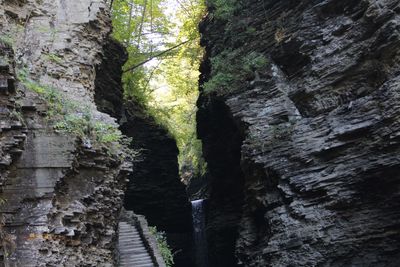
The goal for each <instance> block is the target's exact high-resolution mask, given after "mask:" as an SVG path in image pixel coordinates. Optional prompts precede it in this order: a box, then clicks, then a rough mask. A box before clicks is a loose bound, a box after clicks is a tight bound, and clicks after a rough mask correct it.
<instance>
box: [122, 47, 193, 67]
mask: <svg viewBox="0 0 400 267" xmlns="http://www.w3.org/2000/svg"><path fill="white" fill-rule="evenodd" d="M190 41H191V40H187V41H184V42H182V43H179V44H177V45H175V46H173V47H171V48H169V49H167V50H164V51H162V52H160V53H158V54H155V55H154V56H151V57H149V58H148V59H146V60H144V61H142V62H140V63H138V64H136V65H133V66H131V67H129V68H127V69H126V70H124V73H126V72H128V71H132V70H135V69H137V68H139V67H140V66H143V65H144V64H146V63H147V62H149V61H151V60H152V59H154V58H157V57H161V56H162V55H165V54H166V53H168V52H170V51H172V50H174V49H177V48H178V47H180V46H182V45H184V44H186V43H188V42H190Z"/></svg>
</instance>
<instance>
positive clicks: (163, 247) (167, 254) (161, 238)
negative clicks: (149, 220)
mask: <svg viewBox="0 0 400 267" xmlns="http://www.w3.org/2000/svg"><path fill="white" fill-rule="evenodd" d="M149 230H150V233H151V234H152V235H153V236H154V237H155V238H156V240H157V245H158V249H159V250H160V253H161V256H162V257H163V259H164V262H165V265H167V267H172V266H173V264H174V256H173V254H172V251H171V248H170V247H169V245H168V243H167V238H166V237H165V233H164V232H158V231H157V227H149Z"/></svg>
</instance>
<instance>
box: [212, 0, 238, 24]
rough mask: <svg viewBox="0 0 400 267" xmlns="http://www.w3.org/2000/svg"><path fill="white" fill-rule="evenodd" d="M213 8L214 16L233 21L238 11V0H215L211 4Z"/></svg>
mask: <svg viewBox="0 0 400 267" xmlns="http://www.w3.org/2000/svg"><path fill="white" fill-rule="evenodd" d="M210 4H211V6H212V7H213V8H214V11H213V13H212V14H213V16H214V17H216V18H218V19H222V20H230V19H232V17H233V15H234V13H235V11H236V10H237V9H238V4H239V1H238V0H214V1H211V2H210Z"/></svg>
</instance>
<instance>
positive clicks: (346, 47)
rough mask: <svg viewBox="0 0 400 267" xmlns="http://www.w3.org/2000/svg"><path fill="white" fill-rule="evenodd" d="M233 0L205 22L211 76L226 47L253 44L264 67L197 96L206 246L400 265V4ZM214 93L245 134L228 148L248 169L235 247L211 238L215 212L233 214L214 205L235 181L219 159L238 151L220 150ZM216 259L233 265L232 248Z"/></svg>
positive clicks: (279, 262)
mask: <svg viewBox="0 0 400 267" xmlns="http://www.w3.org/2000/svg"><path fill="white" fill-rule="evenodd" d="M228 2H229V3H228V4H227V5H228V6H229V5H232V6H235V7H236V11H234V12H232V14H231V15H230V17H228V18H226V17H225V18H224V17H222V16H220V15H218V13H217V12H216V11H215V8H214V7H210V14H209V15H208V16H207V17H206V19H205V20H204V21H203V23H202V25H201V31H202V34H203V37H202V43H203V44H204V45H205V47H206V50H207V55H206V61H205V62H206V63H205V65H204V67H203V77H202V79H203V81H207V80H208V79H210V78H211V74H210V69H212V67H213V66H212V65H210V64H211V63H210V61H209V60H210V59H211V58H214V57H215V56H218V55H221V53H223V52H224V51H229V50H230V51H232V50H234V49H241V53H242V54H245V55H246V54H250V53H251V52H254V51H256V52H258V53H261V54H263V55H264V56H265V58H267V61H268V64H267V66H265V67H263V68H262V69H258V70H257V71H255V73H254V75H253V77H250V79H247V80H245V79H243V80H241V81H240V82H239V84H237V83H236V84H233V81H232V84H229V83H228V88H229V87H230V88H232V90H231V91H229V90H228V91H227V90H224V91H223V92H218V93H208V94H207V93H205V92H203V93H202V94H201V97H200V101H199V109H200V110H199V119H198V127H199V133H200V136H201V138H202V140H203V144H204V152H205V153H206V157H207V160H208V163H209V167H210V173H214V175H212V176H211V182H210V187H211V192H212V193H211V195H210V199H209V202H210V203H215V204H211V205H212V206H211V207H210V211H209V215H208V232H209V242H210V247H211V249H210V250H211V251H212V248H217V247H219V246H224V247H225V248H229V246H236V250H235V253H236V257H237V259H236V262H237V263H238V264H239V265H242V266H260V267H261V266H360V267H361V266H363V267H365V266H371V267H372V266H374V267H375V266H386V267H387V266H393V267H394V266H399V265H400V207H399V205H400V204H399V203H400V174H399V170H400V160H399V155H400V139H399V136H400V124H399V119H400V105H399V103H400V102H399V100H400V76H399V75H400V65H399V62H400V61H399V60H400V53H399V52H400V46H399V45H400V34H399V29H400V14H399V13H400V4H399V1H397V0H381V1H364V0H357V1H335V0H324V1H290V0H285V1H272V0H271V1H270V0H264V1H262V0H261V1H259V0H250V1H228ZM233 3H235V4H233ZM210 4H212V2H211V1H210ZM233 9H235V8H233ZM207 62H208V63H207ZM211 62H213V61H211ZM216 102H218V103H221V104H219V105H221V106H225V108H224V109H225V110H226V113H228V114H229V115H227V116H226V118H227V119H226V120H227V121H226V123H232V122H228V118H230V119H229V121H233V122H234V124H235V125H237V128H238V129H240V131H239V132H240V133H241V135H242V140H243V143H242V144H241V143H240V142H235V143H234V144H235V147H234V148H231V150H240V157H241V171H242V173H243V177H242V178H243V185H242V182H241V180H240V179H239V180H237V182H236V183H235V186H236V188H240V187H242V186H243V189H242V192H241V194H243V205H239V203H237V205H236V206H235V207H234V209H235V212H236V213H240V215H237V216H240V217H241V219H240V222H238V220H236V222H237V224H236V229H238V231H237V233H238V235H239V236H238V238H236V240H234V241H232V243H231V244H224V243H223V241H220V240H217V239H215V238H213V237H212V236H213V235H215V231H216V229H217V228H216V226H215V225H216V224H218V225H220V224H222V222H218V220H219V219H218V218H216V217H215V216H214V215H215V214H219V215H220V216H221V217H223V216H228V215H231V214H233V212H232V211H231V210H230V209H228V210H227V209H226V206H225V205H223V204H221V205H219V206H218V205H216V204H217V203H219V201H218V199H220V198H223V197H226V194H229V192H230V191H229V190H230V188H232V182H233V178H232V179H227V178H226V175H225V174H224V173H229V172H230V171H232V166H231V165H228V164H224V162H223V160H224V158H225V159H226V160H227V161H229V159H230V158H231V157H232V153H228V151H229V150H225V152H224V153H222V154H220V155H219V157H218V159H217V158H215V157H213V156H211V155H213V154H214V155H215V153H217V152H218V151H224V150H221V149H218V147H219V146H221V143H224V142H227V141H226V140H227V139H230V137H229V136H230V135H228V134H227V132H226V131H225V130H223V128H226V127H224V125H225V124H222V123H220V126H219V127H218V125H217V124H215V123H214V121H215V120H216V118H220V117H221V116H222V115H221V114H222V111H221V109H216V108H215V103H216ZM210 129H214V131H210ZM232 145H233V144H232ZM207 155H208V156H207ZM213 161H215V162H213ZM224 187H225V188H226V191H223V190H221V188H224ZM239 195H240V194H237V196H239ZM221 217H220V218H221ZM220 228H223V226H220ZM227 228H230V227H228V226H227V227H226V229H227ZM223 231H224V229H220V230H218V231H217V233H220V234H222V233H223ZM231 257H234V255H233V254H231ZM211 259H213V260H212V266H215V267H217V266H218V267H221V266H229V267H231V266H232V265H230V263H229V262H226V259H227V257H226V256H224V255H218V254H217V255H214V257H211ZM221 262H222V263H221Z"/></svg>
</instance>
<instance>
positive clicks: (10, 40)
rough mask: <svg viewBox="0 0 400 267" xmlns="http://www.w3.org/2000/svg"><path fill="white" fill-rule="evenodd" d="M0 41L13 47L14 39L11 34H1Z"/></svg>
mask: <svg viewBox="0 0 400 267" xmlns="http://www.w3.org/2000/svg"><path fill="white" fill-rule="evenodd" d="M0 42H1V43H3V44H6V45H8V46H10V47H14V45H15V39H14V38H13V37H12V35H11V34H1V35H0Z"/></svg>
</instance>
